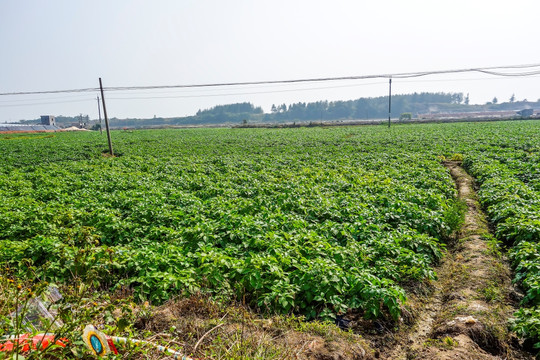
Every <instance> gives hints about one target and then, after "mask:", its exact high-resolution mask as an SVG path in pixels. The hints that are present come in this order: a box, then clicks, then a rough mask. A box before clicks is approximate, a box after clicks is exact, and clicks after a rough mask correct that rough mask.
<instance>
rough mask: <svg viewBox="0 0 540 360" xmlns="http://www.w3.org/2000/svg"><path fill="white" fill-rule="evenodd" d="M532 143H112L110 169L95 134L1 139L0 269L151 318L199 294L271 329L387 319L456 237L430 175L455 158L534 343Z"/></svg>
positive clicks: (538, 147) (476, 131) (288, 133)
mask: <svg viewBox="0 0 540 360" xmlns="http://www.w3.org/2000/svg"><path fill="white" fill-rule="evenodd" d="M539 131H540V122H539V121H515V122H498V123H463V124H428V125H402V126H394V127H392V128H391V129H387V128H386V127H382V126H369V127H347V128H345V127H339V128H296V129H190V130H152V131H150V130H148V131H134V132H127V131H122V132H120V131H117V132H113V133H112V137H113V144H114V146H115V151H116V152H117V154H118V156H117V157H115V158H110V157H106V156H103V153H104V152H106V138H105V137H104V135H103V136H100V134H99V133H94V132H92V133H82V134H81V133H77V134H71V133H58V134H55V135H54V136H53V137H43V136H39V134H36V135H26V136H15V135H9V136H8V135H4V136H2V135H0V153H1V154H2V157H0V263H1V264H3V268H9V270H6V271H5V273H6V276H7V274H9V276H15V277H18V278H21V279H23V278H25V277H26V278H28V277H29V276H32V277H33V278H32V279H29V280H43V281H51V282H56V283H60V284H62V283H64V284H65V283H69V282H70V281H72V280H73V279H75V278H76V279H82V280H83V281H84V282H86V283H88V284H91V286H92V287H93V288H94V289H96V290H100V291H114V290H116V289H120V288H125V289H131V290H132V291H133V292H134V294H135V296H136V298H137V299H138V300H140V301H146V300H148V301H150V302H152V303H155V304H159V303H163V302H164V301H166V300H168V299H170V298H171V297H173V296H177V295H186V296H187V295H190V294H194V293H206V294H209V295H210V296H212V297H214V298H216V299H219V300H222V301H225V302H227V301H232V300H239V299H242V301H243V302H244V303H246V304H247V305H249V306H250V307H251V308H253V309H257V310H258V311H261V312H263V313H270V314H271V313H284V314H287V313H295V314H301V315H305V316H306V317H307V318H308V319H312V318H319V319H330V318H333V317H335V316H336V315H339V314H344V313H347V312H348V311H356V312H358V313H360V314H361V315H363V316H364V317H365V318H377V317H387V318H390V319H391V318H393V319H397V318H398V317H399V316H400V314H401V311H402V309H403V306H404V304H405V303H406V298H407V296H408V294H409V292H410V291H414V289H415V288H416V287H417V286H418V285H419V284H421V283H424V282H426V281H429V280H436V278H437V274H436V273H435V271H434V267H435V266H436V264H437V262H438V261H439V260H440V259H441V257H442V256H443V254H444V250H445V248H446V243H447V242H448V241H449V239H450V237H451V236H452V233H453V232H454V231H455V230H457V229H459V227H460V225H461V222H462V215H463V206H462V204H461V203H460V202H459V201H458V200H456V189H455V186H454V182H453V180H452V178H451V177H450V175H449V173H448V170H447V169H446V168H445V167H444V166H443V165H442V163H441V160H442V159H443V158H448V159H449V158H452V157H454V158H455V159H458V158H459V159H461V157H462V158H463V160H464V162H463V164H464V167H465V169H466V170H467V171H469V173H470V174H471V175H472V176H473V177H474V178H475V179H476V181H477V185H478V193H479V198H480V202H481V205H482V206H483V207H484V209H485V210H486V213H487V215H488V218H489V221H490V223H491V224H492V225H493V229H494V234H495V236H496V237H497V238H498V239H499V240H500V241H502V242H503V243H504V244H505V245H506V246H508V248H509V256H510V258H511V261H512V265H513V267H514V269H515V271H516V277H515V281H516V283H517V284H518V285H520V286H522V288H523V289H524V291H525V292H526V296H525V298H524V299H523V301H522V306H523V307H522V309H521V310H520V311H519V312H518V314H517V320H516V321H515V322H514V327H515V329H516V330H517V331H518V333H519V334H521V335H522V336H525V337H531V338H533V339H535V340H536V341H540V338H539V337H540V259H539V256H538V255H539V252H540V245H539V240H540V136H538V134H539ZM29 266H31V267H32V268H33V269H34V271H33V272H31V275H29V272H28V271H27V270H28V267H29ZM3 271H4V270H3ZM0 335H1V334H0Z"/></svg>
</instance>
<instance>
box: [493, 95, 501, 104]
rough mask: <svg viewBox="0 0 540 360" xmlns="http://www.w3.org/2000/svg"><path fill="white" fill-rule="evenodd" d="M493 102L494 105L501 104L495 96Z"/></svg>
mask: <svg viewBox="0 0 540 360" xmlns="http://www.w3.org/2000/svg"><path fill="white" fill-rule="evenodd" d="M491 102H492V103H494V104H496V103H498V102H499V100H498V99H497V97H496V96H495V97H494V98H493V100H492V101H491Z"/></svg>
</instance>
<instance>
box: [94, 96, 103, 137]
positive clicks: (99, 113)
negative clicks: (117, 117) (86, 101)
mask: <svg viewBox="0 0 540 360" xmlns="http://www.w3.org/2000/svg"><path fill="white" fill-rule="evenodd" d="M96 100H97V112H98V116H99V133H100V134H103V129H102V128H101V106H99V96H97V97H96Z"/></svg>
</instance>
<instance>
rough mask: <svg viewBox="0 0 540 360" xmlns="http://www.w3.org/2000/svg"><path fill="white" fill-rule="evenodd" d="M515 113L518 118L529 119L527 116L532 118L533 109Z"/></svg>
mask: <svg viewBox="0 0 540 360" xmlns="http://www.w3.org/2000/svg"><path fill="white" fill-rule="evenodd" d="M516 113H517V114H518V115H519V116H523V117H529V116H532V115H533V114H534V110H533V109H523V110H520V111H517V112H516Z"/></svg>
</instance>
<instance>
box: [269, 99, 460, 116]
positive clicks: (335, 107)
mask: <svg viewBox="0 0 540 360" xmlns="http://www.w3.org/2000/svg"><path fill="white" fill-rule="evenodd" d="M463 100H464V98H463V94H462V93H442V92H441V93H414V94H407V95H394V96H392V114H394V117H396V116H397V117H399V116H400V114H401V113H405V112H410V113H413V114H414V113H418V112H424V111H429V107H430V106H432V105H434V104H437V105H439V104H446V105H448V104H455V105H458V104H461V103H462V102H463ZM387 116H388V96H379V97H371V98H360V99H356V100H348V101H317V102H310V103H305V102H299V103H295V104H291V105H289V106H287V105H285V104H282V105H277V106H276V105H272V108H271V112H270V113H269V114H265V117H264V120H265V121H266V122H272V121H284V120H285V121H311V120H346V119H355V120H356V119H381V118H385V117H387Z"/></svg>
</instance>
